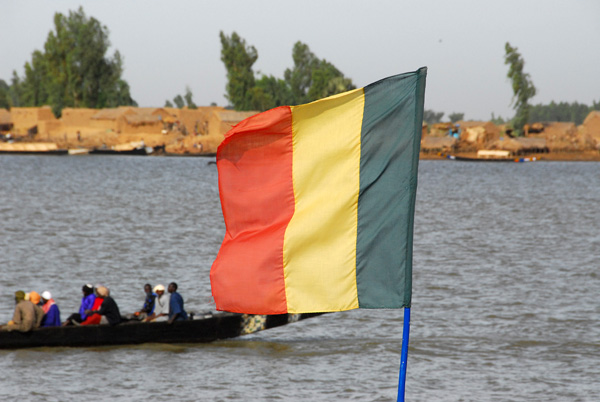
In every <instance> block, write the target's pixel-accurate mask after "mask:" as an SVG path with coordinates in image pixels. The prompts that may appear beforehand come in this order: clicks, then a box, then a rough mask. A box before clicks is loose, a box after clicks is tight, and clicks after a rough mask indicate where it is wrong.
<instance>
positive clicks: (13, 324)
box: [3, 290, 44, 332]
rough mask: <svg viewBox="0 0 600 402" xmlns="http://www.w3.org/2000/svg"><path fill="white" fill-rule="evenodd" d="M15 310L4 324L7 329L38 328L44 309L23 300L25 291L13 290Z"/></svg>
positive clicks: (27, 330) (28, 329)
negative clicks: (10, 318)
mask: <svg viewBox="0 0 600 402" xmlns="http://www.w3.org/2000/svg"><path fill="white" fill-rule="evenodd" d="M15 303H16V306H15V312H14V314H13V318H12V320H10V321H9V322H8V324H7V325H6V326H5V328H3V329H6V330H7V331H20V332H29V331H31V330H32V329H34V328H38V327H39V326H40V324H41V322H42V318H43V316H44V310H42V308H41V307H40V306H37V305H35V304H33V303H32V302H31V300H25V292H23V291H22V290H18V291H16V292H15Z"/></svg>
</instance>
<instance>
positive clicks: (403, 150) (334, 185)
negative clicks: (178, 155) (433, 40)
mask: <svg viewBox="0 0 600 402" xmlns="http://www.w3.org/2000/svg"><path fill="white" fill-rule="evenodd" d="M426 75H427V69H426V68H421V69H419V70H418V71H415V72H411V73H405V74H400V75H396V76H392V77H389V78H386V79H383V80H380V81H378V82H375V83H373V84H370V85H368V86H366V87H364V88H359V89H356V90H352V91H349V92H345V93H342V94H338V95H334V96H331V97H328V98H325V99H321V100H318V101H315V102H312V103H308V104H305V105H299V106H291V107H290V106H282V107H278V108H275V109H271V110H268V111H266V112H263V113H260V114H257V115H255V116H252V117H250V118H248V119H246V120H244V121H242V122H240V123H239V124H237V125H236V126H234V127H233V128H232V129H231V130H230V131H229V132H228V133H227V134H226V135H225V139H224V140H223V142H222V143H221V145H220V146H219V148H218V152H217V168H218V171H219V193H220V198H221V207H222V210H223V217H224V220H225V227H226V233H225V238H224V239H223V243H222V245H221V248H220V250H219V253H218V255H217V258H216V259H215V261H214V263H213V265H212V268H211V273H210V279H211V287H212V293H213V297H214V299H215V303H216V307H217V309H218V310H223V311H231V312H238V313H247V314H284V313H310V312H331V311H343V310H350V309H355V308H402V307H410V302H411V291H412V290H411V286H412V239H413V217H414V204H415V196H416V189H417V168H418V161H419V149H420V138H421V130H422V121H423V102H424V93H425V78H426Z"/></svg>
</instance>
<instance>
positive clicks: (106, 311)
mask: <svg viewBox="0 0 600 402" xmlns="http://www.w3.org/2000/svg"><path fill="white" fill-rule="evenodd" d="M96 294H97V295H98V297H99V298H101V299H102V304H101V305H100V309H99V310H86V311H85V314H86V315H91V314H100V315H101V316H102V319H101V320H100V324H109V325H117V324H119V323H120V322H121V320H122V319H121V312H120V311H119V306H117V303H116V302H115V300H114V299H113V298H112V297H110V291H109V290H108V288H107V287H105V286H98V287H97V288H96Z"/></svg>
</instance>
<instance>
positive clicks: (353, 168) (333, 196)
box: [283, 88, 364, 313]
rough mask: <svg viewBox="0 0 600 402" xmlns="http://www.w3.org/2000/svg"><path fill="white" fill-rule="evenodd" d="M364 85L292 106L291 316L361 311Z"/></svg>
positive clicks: (287, 252) (287, 271)
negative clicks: (358, 246)
mask: <svg viewBox="0 0 600 402" xmlns="http://www.w3.org/2000/svg"><path fill="white" fill-rule="evenodd" d="M363 110H364V91H363V89H362V88H360V89H356V90H354V91H350V92H346V93H344V94H340V95H336V96H332V97H330V98H326V99H322V100H319V101H316V102H313V103H309V104H307V105H301V106H295V107H292V122H293V126H292V132H293V162H292V163H293V169H292V175H293V185H294V197H295V201H296V207H295V212H294V216H293V217H292V219H291V221H290V222H289V225H288V227H287V230H286V232H285V237H284V242H283V267H284V276H285V288H286V298H287V304H288V312H289V313H295V312H308V311H312V312H325V311H341V310H349V309H353V308H358V296H357V290H356V233H357V206H358V190H359V184H360V183H359V177H360V176H359V174H360V133H361V127H362V119H363Z"/></svg>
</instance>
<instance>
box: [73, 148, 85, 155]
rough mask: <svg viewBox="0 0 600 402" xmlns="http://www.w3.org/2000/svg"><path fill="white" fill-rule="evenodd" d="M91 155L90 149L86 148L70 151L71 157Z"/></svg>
mask: <svg viewBox="0 0 600 402" xmlns="http://www.w3.org/2000/svg"><path fill="white" fill-rule="evenodd" d="M89 153H90V150H89V149H86V148H72V149H69V155H87V154H89Z"/></svg>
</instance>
